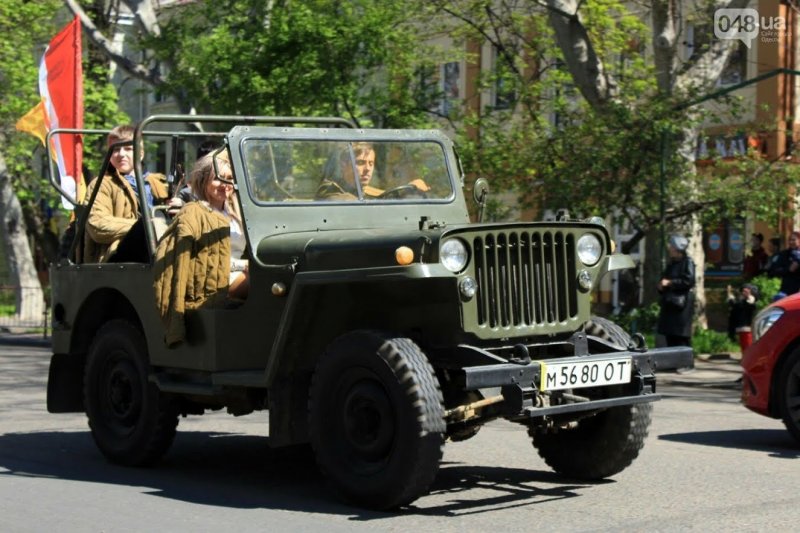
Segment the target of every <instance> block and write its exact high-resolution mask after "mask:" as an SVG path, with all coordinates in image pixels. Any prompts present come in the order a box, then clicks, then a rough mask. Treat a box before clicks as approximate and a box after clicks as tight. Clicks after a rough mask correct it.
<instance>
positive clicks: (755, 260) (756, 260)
mask: <svg viewBox="0 0 800 533" xmlns="http://www.w3.org/2000/svg"><path fill="white" fill-rule="evenodd" d="M763 244H764V235H763V234H761V233H753V235H752V236H751V237H750V253H749V254H748V255H747V257H745V258H744V264H743V266H742V278H743V279H744V280H745V281H750V280H751V279H753V278H754V277H756V276H758V275H759V274H761V272H762V271H763V270H764V269H765V268H766V267H767V260H768V259H769V256H768V255H767V252H766V251H765V250H764V246H763Z"/></svg>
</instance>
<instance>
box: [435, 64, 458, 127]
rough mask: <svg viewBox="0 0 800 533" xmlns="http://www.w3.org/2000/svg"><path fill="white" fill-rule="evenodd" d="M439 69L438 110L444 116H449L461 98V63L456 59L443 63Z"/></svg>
mask: <svg viewBox="0 0 800 533" xmlns="http://www.w3.org/2000/svg"><path fill="white" fill-rule="evenodd" d="M440 70H441V72H440V77H439V79H440V80H441V87H440V89H441V92H442V98H441V103H440V105H439V112H440V113H441V114H442V115H444V116H450V113H452V112H453V111H454V110H455V109H456V107H457V106H458V101H459V100H460V99H461V63H459V62H458V61H451V62H450V63H444V64H443V65H441V69H440Z"/></svg>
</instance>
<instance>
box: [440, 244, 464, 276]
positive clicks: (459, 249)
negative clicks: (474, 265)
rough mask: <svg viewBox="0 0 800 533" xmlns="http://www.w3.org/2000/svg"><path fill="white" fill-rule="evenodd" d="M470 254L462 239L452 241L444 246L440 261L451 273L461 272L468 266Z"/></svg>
mask: <svg viewBox="0 0 800 533" xmlns="http://www.w3.org/2000/svg"><path fill="white" fill-rule="evenodd" d="M468 259H469V254H468V253H467V247H466V245H465V244H464V242H463V241H462V240H461V239H450V240H448V241H445V242H444V243H443V244H442V248H441V249H440V250H439V260H440V261H441V262H442V264H443V265H444V267H445V268H446V269H447V270H449V271H450V272H461V271H462V270H464V267H465V266H467V260H468Z"/></svg>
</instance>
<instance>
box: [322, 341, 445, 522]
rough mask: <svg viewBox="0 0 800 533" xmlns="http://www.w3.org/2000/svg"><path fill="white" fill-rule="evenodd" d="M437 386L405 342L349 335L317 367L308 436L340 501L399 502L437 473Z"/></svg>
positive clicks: (440, 435) (441, 428) (440, 432)
mask: <svg viewBox="0 0 800 533" xmlns="http://www.w3.org/2000/svg"><path fill="white" fill-rule="evenodd" d="M443 417H444V407H443V401H442V393H441V390H440V388H439V382H438V380H437V379H436V376H435V374H434V371H433V368H432V367H431V365H430V363H429V362H428V359H427V358H426V357H425V354H423V353H422V351H421V350H420V349H419V347H418V346H417V345H416V344H415V343H414V342H413V341H411V340H410V339H407V338H392V337H391V336H389V335H385V334H382V333H379V332H373V331H356V332H352V333H348V334H345V335H343V336H341V337H339V338H338V339H336V340H335V341H334V342H333V343H332V344H331V345H330V346H329V347H328V349H327V350H326V351H325V353H324V354H323V356H322V357H321V358H320V361H319V363H318V364H317V368H316V371H315V372H314V377H313V379H312V383H311V392H310V400H309V432H310V436H311V445H312V447H313V448H314V452H315V454H316V458H317V463H318V464H319V466H320V469H321V470H322V471H323V473H325V474H326V475H327V476H328V477H329V478H330V480H331V481H332V483H333V484H334V485H335V486H336V487H337V489H338V491H339V492H340V493H341V494H342V496H344V497H345V498H346V499H347V500H348V501H351V502H353V503H356V504H358V505H362V506H365V507H369V508H373V509H391V508H395V507H399V506H402V505H406V504H408V503H410V502H412V501H414V500H415V499H416V498H418V497H419V496H420V495H422V494H424V493H425V492H426V491H427V489H428V487H429V486H430V484H431V482H433V479H434V478H435V477H436V473H437V471H438V469H439V461H440V460H441V458H442V444H443V442H444V433H445V430H446V427H445V422H444V418H443Z"/></svg>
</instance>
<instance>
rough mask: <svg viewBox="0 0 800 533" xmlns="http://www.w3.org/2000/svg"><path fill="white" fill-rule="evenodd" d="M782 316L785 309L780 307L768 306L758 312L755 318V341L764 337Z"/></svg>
mask: <svg viewBox="0 0 800 533" xmlns="http://www.w3.org/2000/svg"><path fill="white" fill-rule="evenodd" d="M782 316H783V309H781V308H780V307H767V308H766V309H764V310H763V311H761V312H760V313H758V314H757V315H756V318H755V320H753V342H755V341H757V340H758V339H760V338H761V337H763V336H764V334H766V333H767V331H769V328H771V327H772V326H773V325H774V324H775V322H777V321H778V319H780V317H782Z"/></svg>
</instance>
